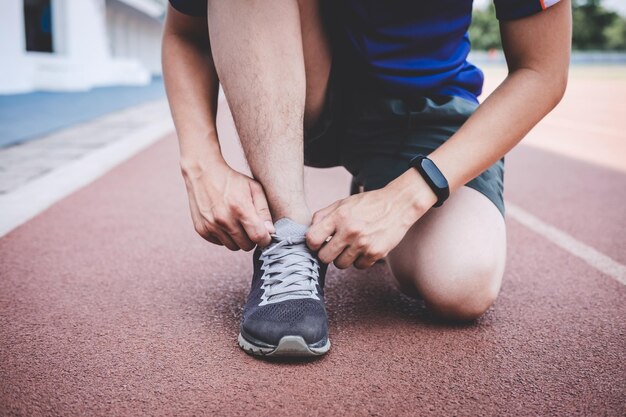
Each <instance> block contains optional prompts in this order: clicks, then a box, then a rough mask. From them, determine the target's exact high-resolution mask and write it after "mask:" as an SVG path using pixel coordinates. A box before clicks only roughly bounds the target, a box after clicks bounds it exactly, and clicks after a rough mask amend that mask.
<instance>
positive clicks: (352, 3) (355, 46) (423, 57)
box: [170, 0, 558, 101]
mask: <svg viewBox="0 0 626 417" xmlns="http://www.w3.org/2000/svg"><path fill="white" fill-rule="evenodd" d="M557 2H558V0H494V3H495V6H496V16H497V18H498V19H500V20H514V19H520V18H523V17H526V16H530V15H532V14H534V13H537V12H539V11H541V10H543V9H546V8H547V7H549V6H551V5H553V4H555V3H557ZM170 3H171V4H172V6H173V7H174V8H175V9H177V10H178V11H180V12H182V13H185V14H188V15H192V16H206V14H207V8H206V4H207V1H206V0H170ZM330 3H332V6H331V7H332V8H334V10H332V13H333V17H334V19H333V21H334V22H335V26H336V27H335V29H336V33H337V34H338V36H341V38H342V39H341V42H338V43H339V44H341V45H343V48H347V49H346V50H345V51H340V53H344V52H345V53H347V54H349V55H350V57H351V59H350V70H351V71H356V72H358V75H360V76H361V77H363V78H365V79H367V80H370V81H371V82H372V83H373V85H375V86H376V87H377V88H378V89H380V90H381V91H383V92H384V93H385V94H388V95H393V96H398V97H410V96H416V95H447V96H460V97H464V98H467V99H469V100H472V101H477V97H478V96H479V95H480V93H481V91H482V85H483V74H482V72H481V71H480V70H479V69H478V68H476V67H475V66H474V65H472V64H470V63H469V62H468V61H467V55H468V53H469V51H470V41H469V36H468V33H467V30H468V28H469V26H470V23H471V20H472V0H432V1H426V0H385V1H381V0H332V1H331V2H330Z"/></svg>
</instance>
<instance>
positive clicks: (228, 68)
mask: <svg viewBox="0 0 626 417" xmlns="http://www.w3.org/2000/svg"><path fill="white" fill-rule="evenodd" d="M300 7H302V8H303V9H304V8H309V9H310V10H308V11H317V2H316V1H314V2H311V1H303V2H301V4H299V3H298V2H296V1H294V0H265V1H245V0H228V1H223V0H210V1H209V13H208V18H209V36H210V39H211V47H212V53H213V59H214V61H215V66H216V69H217V73H218V75H219V79H220V82H221V84H222V86H223V88H224V92H225V94H226V98H227V100H228V103H229V106H230V108H231V111H232V113H233V117H234V120H235V124H236V126H237V131H238V133H239V137H240V140H241V143H242V146H243V149H244V153H245V155H246V159H247V161H248V164H249V165H250V169H251V171H252V174H253V175H254V177H255V178H256V179H257V180H258V181H259V182H260V183H261V184H262V185H263V187H264V190H265V194H266V196H267V199H268V202H269V205H270V210H271V211H272V215H273V217H274V219H278V218H281V217H290V218H292V219H294V220H296V221H298V222H301V223H309V222H310V217H311V214H310V211H309V209H308V207H307V204H306V201H305V197H304V181H303V168H304V155H303V124H304V117H305V104H306V105H307V106H308V107H307V115H308V116H309V115H310V117H308V119H311V118H312V119H315V118H316V117H317V116H318V115H319V109H321V106H322V103H323V97H324V92H325V89H326V82H327V79H328V69H329V68H330V55H329V53H328V47H327V45H326V42H325V38H324V36H323V29H322V27H321V24H320V20H319V13H311V14H309V13H305V12H304V11H303V13H300ZM301 16H302V19H303V20H304V19H306V22H304V23H301ZM305 49H306V53H305ZM305 63H306V67H305ZM309 67H310V68H309ZM309 69H310V70H309Z"/></svg>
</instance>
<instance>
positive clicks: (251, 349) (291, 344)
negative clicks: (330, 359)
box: [237, 333, 330, 358]
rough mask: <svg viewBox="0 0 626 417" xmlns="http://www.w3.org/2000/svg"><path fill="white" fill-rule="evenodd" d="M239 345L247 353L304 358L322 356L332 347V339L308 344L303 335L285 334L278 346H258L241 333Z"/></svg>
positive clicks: (262, 355)
mask: <svg viewBox="0 0 626 417" xmlns="http://www.w3.org/2000/svg"><path fill="white" fill-rule="evenodd" d="M237 339H238V341H239V347H240V348H242V349H243V350H244V351H245V352H246V353H248V354H249V355H253V356H261V357H284V358H304V357H314V356H321V355H323V354H325V353H326V352H328V350H329V349H330V339H329V340H327V341H326V344H324V345H323V346H321V347H312V346H310V345H308V344H307V343H306V342H305V341H304V339H303V338H302V336H283V337H282V338H281V339H280V341H279V342H278V345H277V346H272V347H266V346H258V345H255V344H254V343H252V342H250V341H248V340H247V339H246V338H245V337H243V335H242V334H241V333H239V337H238V338H237Z"/></svg>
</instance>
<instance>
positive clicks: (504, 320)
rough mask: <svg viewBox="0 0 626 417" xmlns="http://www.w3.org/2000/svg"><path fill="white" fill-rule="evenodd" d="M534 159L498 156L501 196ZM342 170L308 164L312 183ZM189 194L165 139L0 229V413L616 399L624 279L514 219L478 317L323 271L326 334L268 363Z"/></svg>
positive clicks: (475, 409) (487, 408) (542, 408)
mask: <svg viewBox="0 0 626 417" xmlns="http://www.w3.org/2000/svg"><path fill="white" fill-rule="evenodd" d="M227 148H228V149H227V153H229V155H231V156H229V157H231V158H236V157H233V156H232V155H235V154H236V146H234V145H227ZM544 157H545V158H547V159H546V164H547V165H552V166H555V165H558V164H561V163H563V162H564V161H563V160H562V159H560V158H559V157H555V156H554V155H550V154H548V155H544ZM537 158H538V157H537V156H536V154H534V153H533V152H531V153H525V152H523V151H520V152H519V153H517V154H514V155H511V157H510V158H509V161H511V162H510V165H509V169H508V172H507V175H508V176H509V179H511V178H513V180H511V181H510V182H509V183H508V189H507V197H508V198H512V199H515V198H516V196H518V195H519V196H520V198H522V197H523V195H522V194H523V193H524V192H525V191H524V190H523V189H522V190H520V189H519V187H520V182H521V181H517V180H515V178H516V175H518V174H515V172H519V169H517V168H515V167H516V166H523V165H524V164H527V163H529V162H533V163H536V160H537ZM550 158H552V160H551V163H550V161H549V159H550ZM565 162H566V161H565ZM518 164H519V165H518ZM342 175H343V177H342ZM520 175H522V174H520ZM524 175H526V179H527V181H530V182H532V183H533V184H534V187H535V188H538V187H541V186H544V185H545V183H544V182H543V181H542V180H541V178H540V176H536V175H530V176H529V175H528V174H524ZM344 179H347V176H345V174H342V173H338V172H332V171H326V172H324V173H323V175H322V176H321V177H313V176H312V175H311V174H310V173H309V174H308V181H309V184H310V185H316V187H314V189H313V192H312V193H311V195H310V199H311V200H312V201H315V202H316V204H317V205H319V206H322V205H324V204H326V203H327V202H329V201H331V200H333V199H335V198H339V197H341V196H342V195H345V193H346V190H347V186H348V183H347V181H346V182H345V184H344V183H343V180H344ZM518 193H521V194H518ZM522 199H523V200H524V201H528V200H526V198H522ZM529 201H531V202H532V207H534V206H535V201H534V200H529ZM524 207H525V208H528V205H525V206H524ZM187 210H188V208H187V206H186V198H185V195H184V190H183V183H182V180H181V179H180V178H179V174H178V169H177V161H176V144H175V142H174V140H173V139H172V138H169V139H167V140H165V141H162V142H160V143H158V144H157V145H155V146H153V147H152V148H150V149H148V150H147V151H146V152H144V153H142V154H140V155H138V156H137V157H135V158H133V159H132V160H130V161H129V162H127V163H124V164H123V165H121V166H120V167H118V168H117V169H115V170H114V171H112V172H110V173H109V174H107V175H106V176H105V177H103V178H101V179H100V180H98V181H97V182H95V183H94V184H92V185H90V186H89V187H87V188H85V189H83V190H81V191H79V192H77V193H75V194H73V195H72V196H70V197H68V198H67V199H65V200H63V201H61V202H60V203H58V204H56V205H55V206H53V207H52V208H51V209H49V210H48V211H46V212H45V213H43V214H42V215H41V216H39V217H37V218H35V219H34V220H32V221H30V222H28V223H27V224H25V225H23V226H22V227H20V228H19V229H17V230H16V231H14V232H12V233H11V234H9V235H8V236H6V237H5V238H3V239H2V240H0V276H2V280H0V356H1V357H2V358H3V360H2V361H1V362H0V412H1V413H2V414H5V415H6V414H10V413H15V414H28V415H44V414H50V413H55V414H63V415H84V414H86V413H89V414H91V415H112V414H115V415H121V414H138V413H145V414H163V415H165V414H174V413H176V414H202V413H205V414H211V413H219V414H220V415H244V414H259V415H270V414H271V415H294V414H301V413H303V412H304V411H307V412H308V413H309V414H312V415H341V414H342V413H343V414H348V413H352V414H368V413H369V414H372V415H414V414H415V413H419V412H430V413H432V414H482V415H502V414H509V415H512V414H524V415H528V414H543V415H545V414H560V415H583V414H610V415H623V414H625V413H626V406H625V404H626V401H625V395H624V392H623V390H622V387H623V386H625V385H626V377H625V376H626V367H625V365H624V363H625V361H624V352H625V351H626V341H625V334H626V325H625V324H624V320H623V318H624V317H626V303H624V297H625V296H626V289H625V288H624V286H622V285H620V284H619V283H617V282H615V281H614V280H612V279H610V278H609V277H607V276H604V275H602V274H601V273H599V272H598V271H596V270H594V269H593V268H591V267H589V266H588V265H587V264H585V263H584V262H582V261H580V260H579V259H577V258H575V257H573V256H571V255H570V254H568V253H567V252H565V251H563V250H561V249H559V248H558V247H556V246H555V245H553V244H551V243H550V242H548V241H546V240H545V239H542V238H541V237H539V236H538V235H536V234H535V233H533V232H531V231H529V230H528V229H526V228H524V227H522V226H520V225H519V224H518V223H516V222H514V221H509V222H508V226H509V248H510V250H509V255H508V265H507V271H506V277H505V282H504V286H503V290H502V294H501V297H500V298H499V300H498V302H497V303H496V305H495V307H494V308H493V309H492V310H490V311H489V312H488V313H487V314H486V316H485V317H483V318H482V319H481V320H480V321H479V322H478V323H477V324H475V325H472V326H447V325H442V324H439V323H436V322H434V321H433V320H432V318H430V317H429V315H428V314H427V312H425V311H424V310H423V308H422V306H421V305H420V304H419V303H418V302H415V301H413V300H409V299H407V298H405V297H403V296H401V295H400V294H399V293H398V292H397V291H396V290H395V288H394V286H393V284H392V280H391V277H390V276H389V275H388V273H387V272H386V270H385V269H384V267H382V266H377V267H375V268H373V269H371V270H368V271H366V272H364V273H362V272H358V271H355V270H347V271H338V270H335V269H331V271H330V273H329V280H328V290H327V294H328V295H327V298H328V307H329V314H330V320H331V337H332V338H333V343H334V347H333V350H332V351H331V353H330V354H329V355H328V356H327V357H325V358H323V359H321V360H318V361H315V362H311V363H294V364H276V363H267V362H262V361H258V360H255V359H253V358H250V357H248V356H247V355H245V354H244V353H243V352H241V351H240V350H239V349H238V347H237V344H236V334H237V326H238V322H239V317H240V309H241V305H242V303H243V300H244V298H245V295H246V293H247V288H248V286H249V276H250V274H251V265H250V262H249V260H248V255H247V254H244V253H232V252H229V251H227V250H226V249H223V248H216V247H211V246H208V245H207V244H205V243H204V242H203V241H202V240H200V239H199V238H197V237H196V236H195V235H194V232H193V229H192V226H191V222H190V220H189V218H188V217H189V216H188V213H187Z"/></svg>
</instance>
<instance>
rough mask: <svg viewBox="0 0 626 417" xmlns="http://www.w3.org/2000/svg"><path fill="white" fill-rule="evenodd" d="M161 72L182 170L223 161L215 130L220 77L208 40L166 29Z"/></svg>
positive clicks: (199, 167) (206, 36) (202, 167)
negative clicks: (176, 136) (174, 128)
mask: <svg viewBox="0 0 626 417" xmlns="http://www.w3.org/2000/svg"><path fill="white" fill-rule="evenodd" d="M162 56H163V75H164V81H165V88H166V91H167V97H168V100H169V104H170V108H171V111H172V117H173V119H174V124H175V126H176V131H177V134H178V140H179V145H180V154H181V168H182V169H183V171H188V170H196V169H206V168H208V167H210V166H211V165H212V164H216V163H223V158H222V156H221V151H220V146H219V141H218V135H217V130H216V123H215V118H216V113H217V98H218V93H219V80H218V77H217V73H216V71H215V67H214V65H213V60H212V58H211V50H210V46H209V41H208V33H205V34H204V39H202V38H200V37H198V38H195V39H194V37H193V36H191V35H184V34H180V33H177V32H176V31H174V30H172V29H168V27H167V26H166V30H165V33H164V36H163V52H162Z"/></svg>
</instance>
